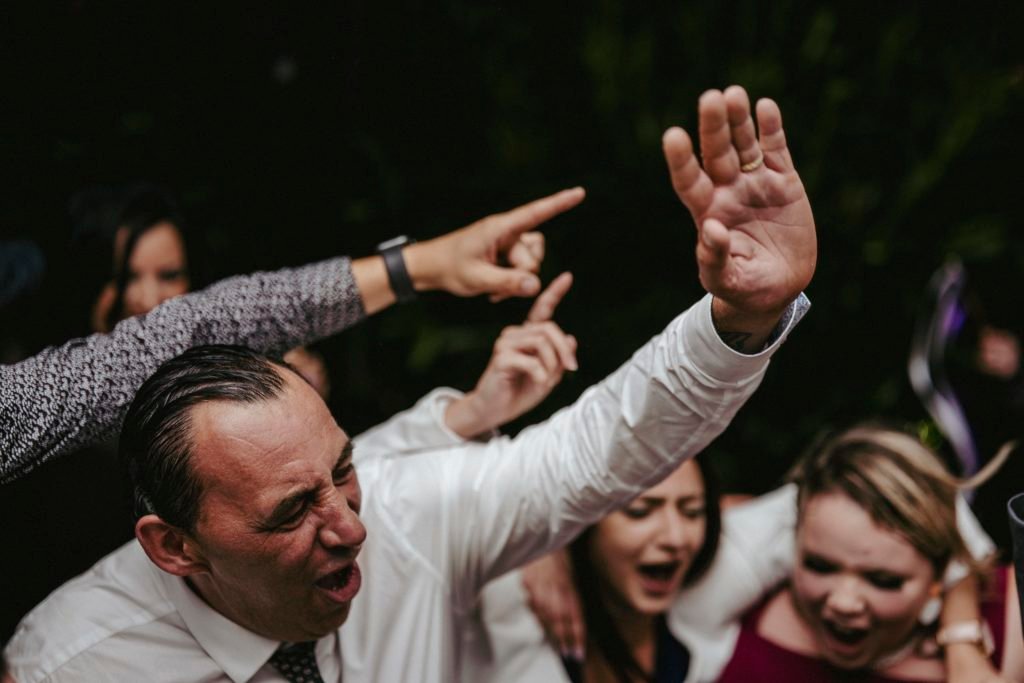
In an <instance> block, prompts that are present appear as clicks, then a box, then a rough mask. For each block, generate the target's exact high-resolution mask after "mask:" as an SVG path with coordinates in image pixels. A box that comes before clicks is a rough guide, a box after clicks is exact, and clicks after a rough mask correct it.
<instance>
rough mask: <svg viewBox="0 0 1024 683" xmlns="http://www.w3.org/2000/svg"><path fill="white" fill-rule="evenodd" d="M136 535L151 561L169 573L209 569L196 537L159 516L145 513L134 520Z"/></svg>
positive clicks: (183, 574) (185, 572) (189, 572)
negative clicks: (136, 520)
mask: <svg viewBox="0 0 1024 683" xmlns="http://www.w3.org/2000/svg"><path fill="white" fill-rule="evenodd" d="M135 538H137V539H139V543H140V544H141V545H142V549H143V550H145V551H146V555H148V556H149V559H150V560H152V562H153V564H155V565H156V566H158V567H160V569H163V570H164V571H165V572H167V573H168V574H174V575H175V576H191V575H192V574H199V573H201V572H206V571H208V570H209V565H208V564H207V563H206V558H205V557H204V556H203V553H202V551H201V550H200V549H199V545H198V544H197V543H196V541H195V539H194V538H192V536H191V535H190V534H188V533H187V532H185V531H184V530H182V529H180V528H178V527H176V526H174V525H172V524H168V523H167V522H165V521H164V520H163V519H161V518H160V517H159V516H158V515H145V516H144V517H142V518H141V519H140V520H139V521H138V522H136V523H135Z"/></svg>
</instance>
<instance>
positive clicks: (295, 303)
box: [0, 257, 365, 483]
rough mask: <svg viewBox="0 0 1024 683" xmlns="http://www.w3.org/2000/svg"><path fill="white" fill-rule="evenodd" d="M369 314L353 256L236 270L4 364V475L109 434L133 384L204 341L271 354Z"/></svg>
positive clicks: (0, 461)
mask: <svg viewBox="0 0 1024 683" xmlns="http://www.w3.org/2000/svg"><path fill="white" fill-rule="evenodd" d="M363 317H365V312H364V310H363V304H362V299H361V298H360V295H359V291H358V289H357V288H356V285H355V280H354V279H353V278H352V269H351V262H350V261H349V259H348V258H344V257H342V258H335V259H331V260H328V261H323V262H321V263H315V264H312V265H308V266H303V267H301V268H294V269H284V270H279V271H275V272H270V273H254V274H252V275H244V276H239V277H233V278H229V279H227V280H223V281H221V282H218V283H217V284H215V285H213V286H211V287H208V288H207V289H204V290H203V291H201V292H195V293H192V294H187V295H185V296H181V297H178V298H176V299H171V300H170V301H167V302H166V303H164V304H163V305H161V306H158V307H157V308H155V309H153V310H152V311H151V312H150V313H148V314H146V315H144V316H138V317H135V318H130V319H128V320H124V321H122V322H121V323H120V324H118V326H117V327H116V328H114V330H113V331H112V332H111V333H110V334H94V335H92V336H90V337H86V338H84V339H75V340H72V341H70V342H68V343H66V344H64V345H63V346H60V347H50V348H47V349H45V350H43V351H42V352H40V353H39V354H37V355H35V356H33V357H31V358H29V359H27V360H24V361H22V362H20V363H15V364H13V365H0V483H6V482H9V481H12V480H14V479H16V478H18V477H20V476H21V475H23V474H25V473H27V472H28V471H29V470H31V469H32V468H34V467H36V466H37V465H39V464H41V463H43V462H45V461H47V460H49V459H50V458H55V457H57V456H59V455H61V454H63V453H67V452H69V451H74V450H78V449H81V448H83V447H85V446H88V445H90V444H94V443H96V442H99V441H102V440H103V439H106V438H109V437H110V436H112V435H113V434H115V433H116V431H117V430H118V429H119V428H120V425H121V420H122V419H123V418H124V414H125V412H126V411H127V409H128V405H129V403H131V400H132V398H133V396H134V395H135V391H136V390H137V389H138V388H139V386H140V385H141V384H142V383H143V382H144V381H145V380H146V378H147V377H149V376H150V375H151V374H152V373H153V372H154V371H155V370H156V369H157V367H158V366H159V365H160V364H161V363H163V362H164V361H166V360H168V359H170V358H173V357H174V356H176V355H178V354H180V353H182V352H183V351H185V350H186V349H188V348H190V347H192V346H199V345H201V344H241V345H244V346H249V347H252V348H254V349H257V350H259V351H263V352H268V353H283V352H284V351H286V350H287V349H290V348H292V347H294V346H298V345H300V344H305V343H308V342H311V341H314V340H316V339H321V338H323V337H327V336H329V335H332V334H334V333H336V332H339V331H341V330H343V329H345V328H346V327H349V326H351V325H353V324H355V323H357V322H359V321H360V320H362V319H363Z"/></svg>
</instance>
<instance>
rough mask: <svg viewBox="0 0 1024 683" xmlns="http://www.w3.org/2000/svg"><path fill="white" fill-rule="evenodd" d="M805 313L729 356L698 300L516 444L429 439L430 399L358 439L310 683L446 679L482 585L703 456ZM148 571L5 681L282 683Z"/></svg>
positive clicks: (437, 423)
mask: <svg viewBox="0 0 1024 683" xmlns="http://www.w3.org/2000/svg"><path fill="white" fill-rule="evenodd" d="M806 308H807V305H806V299H803V298H801V299H800V300H799V301H798V302H797V303H796V304H794V306H792V307H791V309H790V310H789V311H788V313H787V315H786V316H785V317H784V319H783V322H782V324H781V325H780V333H779V334H778V335H777V337H776V339H775V340H774V341H773V342H772V344H771V345H770V346H769V347H768V348H766V349H765V350H764V351H762V352H761V353H758V354H756V355H743V354H739V353H737V352H735V351H733V350H732V349H730V348H729V347H727V346H726V345H725V344H723V343H722V341H721V340H720V339H719V337H718V334H717V333H716V332H715V329H714V326H713V324H712V321H711V297H710V296H707V297H705V298H704V299H702V300H701V301H700V302H698V303H697V304H695V305H694V306H693V307H691V308H690V309H689V310H688V311H687V312H685V313H683V314H682V315H680V316H679V317H678V318H676V319H675V320H674V321H673V322H672V323H670V324H669V326H668V327H667V328H666V329H665V330H664V331H663V332H662V333H661V334H659V335H658V336H656V337H654V339H652V340H651V341H650V342H648V343H647V344H645V345H644V346H643V347H641V349H640V350H639V351H637V352H636V353H635V354H634V355H633V357H632V358H631V359H630V360H629V361H628V362H626V363H625V364H624V365H623V366H622V367H620V368H619V369H618V370H617V371H615V372H614V373H613V374H612V375H611V376H610V377H608V378H607V379H605V380H604V381H602V382H601V383H599V384H597V385H595V386H593V387H591V388H589V389H587V390H586V391H585V392H584V393H583V395H582V396H581V397H580V398H579V400H577V401H576V402H575V403H574V404H573V405H571V406H569V407H568V408H565V409H563V410H561V411H559V412H557V413H556V414H555V415H553V416H552V417H551V418H550V419H549V420H547V421H545V422H543V423H541V424H539V425H535V426H533V427H529V428H527V429H524V430H523V431H522V432H520V433H519V434H518V435H517V436H516V437H515V438H507V437H498V438H494V439H492V440H490V441H488V442H487V443H479V442H475V441H474V442H464V441H461V440H459V439H458V438H457V437H455V435H454V434H452V433H450V432H448V431H447V430H446V429H445V428H444V426H443V414H444V410H443V406H444V405H445V404H446V402H447V401H449V400H450V399H451V395H450V394H446V393H444V392H442V393H440V394H437V393H435V394H431V395H429V396H428V397H427V398H425V399H423V400H421V401H420V403H418V404H417V405H416V406H415V407H414V408H412V409H411V410H410V411H407V412H406V413H403V414H400V415H398V416H396V417H395V418H392V420H390V421H388V422H387V423H385V424H384V425H382V426H381V427H378V428H375V429H373V430H371V431H370V432H368V433H367V434H365V435H362V436H360V437H359V438H357V439H356V454H357V455H356V457H357V471H358V474H359V478H360V482H361V484H362V487H363V491H364V498H363V507H362V512H361V516H362V519H363V521H364V523H365V525H366V527H367V530H368V532H369V534H368V537H367V541H366V543H365V544H364V546H363V550H362V552H361V554H360V556H359V563H360V566H361V568H362V574H363V577H364V581H363V587H362V590H361V591H360V593H359V595H358V596H356V598H355V600H354V601H353V604H352V611H351V613H350V616H349V619H348V621H347V622H346V623H345V625H344V626H343V627H342V628H341V630H340V631H339V633H340V636H339V634H337V633H336V634H331V635H329V636H327V637H325V638H323V639H321V641H320V642H319V643H318V646H317V660H318V662H319V663H320V667H321V672H322V675H323V678H324V680H325V681H326V682H327V683H333V682H335V681H339V680H344V681H346V683H352V682H353V681H388V682H391V681H423V682H427V683H442V682H444V683H447V682H448V681H454V680H458V679H459V677H460V671H459V669H460V663H461V656H462V637H463V633H464V632H465V629H466V624H467V621H468V620H471V619H472V618H473V610H474V608H475V606H476V602H477V598H478V594H479V592H480V590H481V589H482V587H483V586H484V584H486V583H487V582H488V581H490V580H491V579H494V578H496V577H498V576H500V575H502V574H504V573H505V572H507V571H508V570H510V569H513V568H515V567H518V566H520V565H522V564H524V563H525V562H528V561H529V560H531V559H533V558H535V557H538V556H539V555H542V554H544V553H546V552H548V551H550V550H552V549H554V548H557V547H560V546H562V545H564V544H566V543H567V542H568V541H569V540H570V539H571V538H573V537H574V536H575V534H576V533H577V532H579V531H580V530H582V529H583V528H584V527H585V526H587V525H588V524H590V523H592V522H594V521H595V520H597V519H599V518H600V517H602V516H603V515H605V514H607V513H608V512H609V511H611V510H612V509H614V508H616V507H620V506H621V505H622V504H624V503H625V502H626V501H628V500H629V499H630V498H632V497H634V496H636V495H637V494H639V493H640V492H642V491H644V490H645V489H647V488H649V487H650V486H652V485H654V484H655V483H657V482H658V481H660V480H661V479H663V478H664V477H665V476H666V475H667V474H669V473H670V472H671V471H672V470H674V469H675V468H676V467H678V466H679V464H680V463H682V462H683V461H684V460H686V459H687V458H689V457H692V456H693V455H695V454H696V453H698V452H700V451H701V450H702V449H703V448H704V447H705V446H707V444H708V443H709V442H710V441H711V440H712V439H713V438H715V437H716V436H717V435H718V434H719V433H721V432H722V430H724V429H725V427H726V426H727V425H728V424H729V421H730V420H731V419H732V417H733V415H735V413H736V411H737V410H739V408H740V407H741V406H742V405H743V403H744V402H745V401H746V399H747V398H748V397H749V396H750V395H751V394H752V393H753V392H754V390H755V389H756V388H757V386H758V384H759V383H760V381H761V378H762V377H763V375H764V372H765V370H766V368H767V366H768V361H769V358H770V357H771V355H772V354H773V353H774V352H775V350H776V349H777V348H778V347H779V345H780V344H781V343H782V341H783V339H784V338H785V336H786V335H787V334H788V332H789V330H790V329H791V328H792V326H793V325H795V323H796V322H797V321H798V320H799V318H800V317H801V316H802V314H803V313H804V312H805V310H806ZM418 445H423V446H424V448H423V449H422V452H420V453H413V454H410V452H409V451H410V450H414V449H416V447H417V446H418ZM147 562H148V560H147V559H146V558H145V556H144V554H143V553H142V552H141V550H140V549H139V547H138V546H137V544H136V543H135V542H132V543H129V544H127V545H126V546H124V547H122V548H121V549H120V550H118V551H116V552H115V553H113V554H111V555H109V556H108V557H107V558H105V559H103V560H101V561H100V562H99V563H98V564H97V565H96V566H95V567H94V568H93V569H92V570H90V571H89V572H87V573H86V574H84V575H82V576H80V577H78V578H77V579H74V580H73V581H71V582H69V583H68V584H65V585H64V586H63V587H61V588H60V589H58V590H57V591H56V592H55V593H54V594H53V595H51V596H50V597H49V598H48V599H47V600H46V601H44V602H43V603H42V604H41V605H40V606H39V607H37V608H36V609H35V610H33V612H32V613H31V614H30V615H29V616H28V617H26V619H25V620H24V621H23V622H22V624H21V625H20V626H19V628H18V631H17V633H16V634H15V636H14V638H13V639H12V641H11V643H10V645H9V646H8V649H7V653H6V654H7V657H8V660H9V665H10V668H11V671H12V673H13V675H14V678H15V680H16V681H18V683H36V682H38V681H53V682H58V681H59V682H63V681H80V680H90V681H97V680H104V679H105V678H106V679H108V680H115V681H125V680H133V681H134V680H140V681H152V682H156V681H199V680H202V681H233V682H234V683H242V681H254V682H255V681H259V682H263V681H281V680H283V679H282V678H281V677H280V675H279V674H276V672H274V670H273V669H272V668H271V667H270V666H269V665H268V664H266V661H267V659H269V657H270V655H271V654H272V653H273V651H274V650H275V649H276V647H277V645H278V643H275V642H273V641H268V640H266V639H264V638H261V637H260V636H257V635H255V634H252V633H249V632H247V631H245V630H244V629H242V628H241V627H239V626H237V625H234V624H231V623H230V622H228V621H227V620H226V619H224V618H223V617H221V616H220V615H218V614H216V613H215V612H214V611H213V610H211V609H209V608H208V607H206V606H205V605H204V604H203V603H202V601H200V600H198V599H197V598H195V596H194V595H192V594H191V592H190V591H189V589H188V588H187V586H185V585H184V583H183V582H182V581H181V580H180V579H177V578H174V577H170V576H167V575H164V574H162V573H161V572H160V570H158V569H156V568H155V567H153V566H151V565H149V564H147ZM339 648H340V662H339V658H338V656H337V653H338V649H339Z"/></svg>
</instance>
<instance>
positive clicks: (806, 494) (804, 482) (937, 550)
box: [790, 424, 1012, 576]
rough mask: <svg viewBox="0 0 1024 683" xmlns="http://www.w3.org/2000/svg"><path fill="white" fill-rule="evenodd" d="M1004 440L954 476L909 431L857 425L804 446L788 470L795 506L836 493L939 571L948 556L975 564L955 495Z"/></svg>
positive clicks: (992, 466)
mask: <svg viewBox="0 0 1024 683" xmlns="http://www.w3.org/2000/svg"><path fill="white" fill-rule="evenodd" d="M1011 450H1012V447H1011V446H1010V445H1009V444H1008V445H1007V446H1006V447H1004V448H1003V449H1002V450H1001V451H1000V453H999V454H998V455H997V456H996V457H995V458H993V459H992V462H990V463H989V464H988V465H987V466H986V467H985V468H984V469H983V470H982V471H981V472H979V473H978V474H977V475H976V476H974V477H972V478H971V479H970V480H967V481H961V480H959V479H957V478H956V477H954V476H953V475H952V474H950V472H949V471H948V470H946V468H945V466H943V464H942V462H941V461H940V460H939V458H938V457H937V456H936V455H935V453H933V452H932V451H931V449H929V448H928V447H927V446H925V445H923V444H922V443H921V442H920V441H918V440H917V438H915V437H913V436H910V435H909V434H906V433H904V432H901V431H899V430H896V429H891V428H887V427H881V426H876V425H868V424H865V425H859V426H856V427H853V428H851V429H848V430H846V431H844V432H841V433H839V434H838V435H836V436H834V437H832V438H830V439H828V440H827V441H825V442H824V443H823V444H821V445H820V446H818V447H816V448H814V449H812V450H811V451H810V452H809V453H808V454H807V455H806V456H805V457H804V458H803V459H801V461H800V462H799V463H798V464H797V465H796V467H795V468H794V469H793V471H792V472H791V473H790V479H791V480H792V481H794V482H795V483H796V484H797V486H798V489H799V493H798V496H797V501H798V509H799V514H800V515H801V516H802V515H803V510H804V505H805V504H806V502H807V501H808V500H809V499H810V498H812V497H813V496H816V495H819V494H823V493H842V494H844V495H846V496H848V497H849V498H850V499H851V500H853V501H854V502H856V503H857V504H858V505H860V506H861V507H862V508H863V509H864V510H865V511H866V512H867V513H868V514H869V515H870V516H871V518H872V519H873V520H874V521H875V523H877V524H878V525H879V526H882V527H885V528H887V529H890V530H891V531H894V532H896V533H897V534H899V535H901V536H903V537H904V538H905V539H906V540H907V541H908V542H909V543H910V544H911V545H912V546H914V548H916V549H917V551H918V552H920V553H921V554H922V555H924V556H925V557H926V558H928V560H929V561H930V562H931V563H932V566H933V567H934V568H935V573H936V575H937V576H941V575H942V572H943V571H944V570H945V567H946V565H947V564H948V562H949V561H950V560H951V559H953V558H956V559H958V560H960V561H961V562H964V563H966V564H967V565H968V566H969V567H971V569H972V570H974V571H980V570H982V569H983V568H982V567H981V566H979V565H978V564H977V563H976V562H975V561H974V560H973V559H972V558H971V555H970V553H969V552H968V551H967V547H966V545H965V544H964V540H963V537H961V535H960V532H959V530H958V528H957V521H956V496H957V492H958V491H959V490H960V489H961V488H973V487H974V486H977V485H978V484H980V483H982V482H983V481H984V480H985V479H987V478H988V477H989V476H991V475H992V474H993V473H994V472H995V470H997V469H998V468H999V466H1000V465H1002V463H1003V461H1005V459H1006V457H1007V456H1008V455H1009V452H1010V451H1011Z"/></svg>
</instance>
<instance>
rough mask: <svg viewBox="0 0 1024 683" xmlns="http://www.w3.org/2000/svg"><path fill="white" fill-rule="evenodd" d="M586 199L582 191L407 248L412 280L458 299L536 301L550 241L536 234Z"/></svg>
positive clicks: (559, 195)
mask: <svg viewBox="0 0 1024 683" xmlns="http://www.w3.org/2000/svg"><path fill="white" fill-rule="evenodd" d="M584 195H585V193H584V191H583V188H579V187H577V188H574V189H571V190H563V191H562V192H558V193H555V194H553V195H551V196H549V197H545V198H543V199H538V200H536V201H533V202H530V203H529V204H525V205H523V206H520V207H518V208H516V209H512V210H511V211H508V212H505V213H499V214H494V215H492V216H487V217H486V218H483V219H481V220H479V221H477V222H475V223H473V224H471V225H469V226H467V227H465V228H462V229H460V230H455V231H454V232H450V233H448V234H447V235H442V236H441V237H438V238H435V239H432V240H428V241H426V242H420V243H418V244H413V245H411V246H409V247H406V248H405V249H404V250H403V252H402V253H403V256H405V259H406V266H407V267H408V269H409V275H410V277H411V278H412V280H413V283H414V285H415V286H416V288H417V289H443V290H445V291H448V292H450V293H452V294H456V295H458V296H475V295H477V294H489V295H490V297H491V300H492V301H500V300H502V299H505V298H508V297H513V296H536V295H537V292H539V291H540V288H541V287H540V278H539V277H537V272H538V271H539V269H540V264H541V262H542V261H543V260H544V236H543V235H541V234H540V233H539V232H533V230H534V229H535V228H537V226H539V225H540V224H541V223H544V222H545V221H548V220H550V219H552V218H554V217H555V216H557V215H559V214H560V213H562V212H564V211H568V210H569V209H571V208H573V207H575V206H576V205H577V204H579V203H580V202H582V201H583V197H584Z"/></svg>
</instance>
